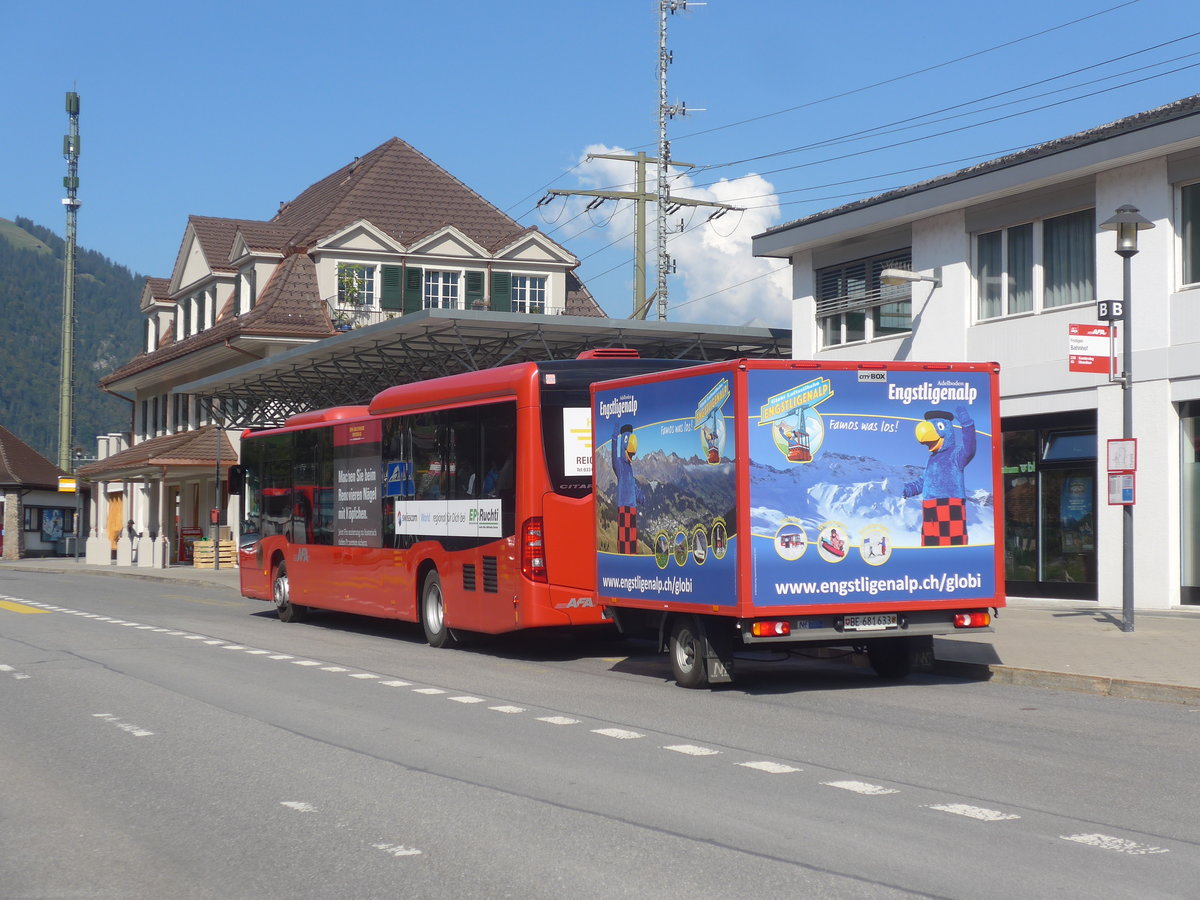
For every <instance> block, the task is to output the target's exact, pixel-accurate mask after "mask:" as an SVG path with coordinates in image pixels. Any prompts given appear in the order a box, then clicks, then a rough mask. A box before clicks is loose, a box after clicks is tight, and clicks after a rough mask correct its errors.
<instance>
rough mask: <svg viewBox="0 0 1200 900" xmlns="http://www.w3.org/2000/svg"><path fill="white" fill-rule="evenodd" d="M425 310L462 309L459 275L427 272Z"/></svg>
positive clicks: (455, 273)
mask: <svg viewBox="0 0 1200 900" xmlns="http://www.w3.org/2000/svg"><path fill="white" fill-rule="evenodd" d="M425 308H426V309H460V308H461V307H460V305H459V302H458V273H457V272H436V271H432V270H429V269H427V270H426V271H425Z"/></svg>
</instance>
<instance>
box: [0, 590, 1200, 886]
mask: <svg viewBox="0 0 1200 900" xmlns="http://www.w3.org/2000/svg"><path fill="white" fill-rule="evenodd" d="M739 666H740V668H739V680H738V682H737V683H735V684H734V685H733V686H731V687H728V688H724V689H718V690H715V691H712V692H707V691H706V692H694V691H684V690H681V689H679V688H677V687H675V686H674V684H673V683H672V682H671V681H670V673H669V666H668V664H667V660H666V658H665V657H658V656H655V655H653V654H650V653H649V652H648V648H647V647H646V646H644V645H638V644H632V645H630V644H625V643H622V642H618V641H616V640H611V639H608V638H606V637H603V638H602V637H593V638H589V639H573V640H571V639H567V640H564V639H562V638H551V637H548V636H538V637H531V636H523V637H519V638H508V639H502V640H490V641H480V642H473V643H472V644H471V645H469V646H468V647H466V648H463V649H455V650H433V649H431V648H429V647H427V646H425V645H424V643H423V642H422V641H421V640H420V629H419V627H417V626H408V625H401V624H397V623H388V622H379V621H373V620H367V619H358V618H354V617H349V616H341V615H333V614H327V615H323V616H321V615H318V616H315V617H314V618H313V619H312V620H310V622H309V623H307V624H288V625H284V624H282V623H280V622H278V621H277V620H276V619H275V617H274V614H273V612H271V611H270V607H269V606H268V605H267V604H264V603H260V602H258V601H251V600H244V599H242V598H239V597H236V596H231V595H230V594H229V593H228V592H222V591H217V590H214V589H210V588H204V587H190V586H183V585H164V584H155V583H143V582H135V581H125V580H121V579H104V578H95V577H89V576H87V575H66V576H58V575H46V574H34V573H12V574H11V575H10V574H8V573H6V575H5V578H4V580H3V582H2V583H0V896H2V897H4V898H6V900H7V898H43V897H112V898H118V897H119V898H142V897H146V898H149V897H156V898H157V897H164V896H171V897H174V898H193V897H195V898H207V897H221V898H232V897H255V898H273V897H289V898H305V897H313V898H318V897H319V898H331V897H346V898H366V897H370V898H382V897H419V898H442V897H446V898H449V897H467V896H469V897H488V898H493V897H515V898H538V897H546V898H560V897H570V898H572V900H581V898H589V897H605V898H608V897H639V898H640V897H666V898H669V897H696V896H703V897H714V898H719V897H731V898H732V897H746V896H760V895H761V896H766V895H777V896H803V897H806V898H807V897H838V898H841V897H911V896H933V897H953V898H967V897H981V898H985V897H996V898H1001V897H1002V898H1006V900H1007V898H1012V897H1038V896H1056V897H1089V898H1092V897H1106V898H1115V897H1131V898H1132V897H1136V898H1139V900H1145V898H1153V897H1172V898H1182V897H1194V896H1195V895H1196V885H1197V884H1200V817H1197V815H1196V810H1197V808H1198V807H1200V803H1198V800H1200V790H1198V789H1197V787H1196V784H1197V779H1196V773H1195V760H1196V746H1197V741H1198V740H1200V709H1198V708H1196V707H1187V706H1181V705H1174V704H1159V703H1151V702H1144V701H1134V700H1120V699H1115V698H1109V697H1093V696H1089V695H1084V694H1077V693H1059V692H1055V691H1049V690H1038V689H1026V688H1019V687H1013V686H1006V685H995V684H986V683H972V682H967V681H960V680H954V679H950V678H941V677H935V676H917V677H914V678H913V679H912V680H911V681H909V682H907V683H904V684H888V683H884V682H881V681H879V680H877V679H875V678H874V676H872V675H871V674H870V672H869V670H861V669H855V668H852V667H850V666H844V665H836V664H830V663H816V662H811V661H804V660H798V659H789V660H768V659H762V660H759V661H757V662H751V663H747V664H742V663H739Z"/></svg>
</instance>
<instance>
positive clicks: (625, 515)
mask: <svg viewBox="0 0 1200 900" xmlns="http://www.w3.org/2000/svg"><path fill="white" fill-rule="evenodd" d="M617 552H618V553H633V554H636V553H637V552H638V535H637V507H636V506H618V507H617Z"/></svg>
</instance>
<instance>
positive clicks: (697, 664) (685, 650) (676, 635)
mask: <svg viewBox="0 0 1200 900" xmlns="http://www.w3.org/2000/svg"><path fill="white" fill-rule="evenodd" d="M670 652H671V674H672V675H674V676H675V683H676V684H677V685H679V686H680V687H683V688H702V687H705V686H706V685H707V684H708V669H707V668H706V665H705V661H704V626H703V625H702V624H701V623H700V620H699V619H697V618H696V617H695V616H678V617H676V618H675V619H674V620H673V621H672V623H671V648H670Z"/></svg>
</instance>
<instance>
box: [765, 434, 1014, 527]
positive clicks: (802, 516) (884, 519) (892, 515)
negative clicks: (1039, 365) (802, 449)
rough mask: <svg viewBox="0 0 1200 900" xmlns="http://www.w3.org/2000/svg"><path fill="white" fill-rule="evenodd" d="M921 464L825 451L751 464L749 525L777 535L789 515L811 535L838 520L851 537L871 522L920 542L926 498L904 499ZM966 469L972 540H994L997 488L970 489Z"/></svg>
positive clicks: (968, 512)
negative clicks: (781, 464) (782, 464)
mask: <svg viewBox="0 0 1200 900" xmlns="http://www.w3.org/2000/svg"><path fill="white" fill-rule="evenodd" d="M922 471H923V470H922V469H921V467H920V466H913V465H896V464H890V463H886V462H883V461H882V460H878V459H872V458H868V457H861V456H848V455H845V454H841V453H832V452H825V453H821V454H820V455H818V456H817V458H816V459H814V460H813V461H812V462H811V463H805V464H804V465H796V466H789V467H787V468H782V469H781V468H776V467H774V466H769V465H764V464H762V463H751V465H750V497H751V500H752V502H753V504H754V506H753V508H752V509H751V511H750V527H751V530H752V531H753V532H754V533H755V534H762V535H773V534H774V533H775V532H776V531H777V530H778V529H779V526H780V525H781V524H783V522H784V521H785V520H792V521H799V522H801V523H802V524H803V525H804V528H805V530H806V531H807V532H808V534H809V535H810V536H814V535H816V534H817V533H818V532H819V530H820V528H821V526H822V525H823V524H824V523H826V522H839V523H841V524H842V525H844V526H845V527H846V529H847V530H849V532H850V535H851V542H852V543H857V539H856V538H857V535H858V534H859V533H861V531H862V529H863V528H865V527H866V526H868V525H882V526H883V527H885V528H887V529H888V531H889V532H890V533H891V535H892V540H893V541H894V542H895V543H896V545H898V546H899V545H905V544H908V545H912V546H916V545H918V544H919V543H920V533H921V498H920V497H912V498H910V499H907V500H905V499H904V498H903V497H902V496H901V493H902V491H903V488H904V484H905V482H909V481H913V480H915V479H916V478H918V477H920V475H921V474H922ZM980 473H981V474H980V475H978V476H977V477H976V478H972V477H971V476H972V475H973V474H975V473H972V472H971V470H970V468H968V470H967V484H968V496H967V533H968V540H969V542H970V543H971V544H990V543H992V542H993V541H994V539H995V534H994V530H993V527H992V508H991V507H992V492H991V491H990V490H989V489H986V488H976V489H974V490H972V489H971V487H970V485H971V483H972V482H973V481H975V482H978V480H979V479H980V478H982V477H986V473H984V472H983V468H982V467H980Z"/></svg>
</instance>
